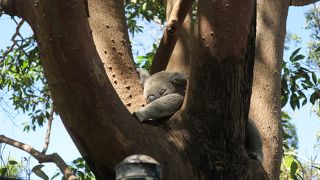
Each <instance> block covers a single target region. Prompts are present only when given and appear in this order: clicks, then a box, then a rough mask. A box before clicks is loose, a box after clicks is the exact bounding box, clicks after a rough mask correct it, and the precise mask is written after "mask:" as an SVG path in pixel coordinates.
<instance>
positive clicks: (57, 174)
mask: <svg viewBox="0 0 320 180" xmlns="http://www.w3.org/2000/svg"><path fill="white" fill-rule="evenodd" d="M60 174H61V173H60V172H57V173H56V174H55V175H53V176H52V177H51V178H50V179H51V180H52V179H55V178H57V177H58V176H59V175H60Z"/></svg>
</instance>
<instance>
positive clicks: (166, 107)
mask: <svg viewBox="0 0 320 180" xmlns="http://www.w3.org/2000/svg"><path fill="white" fill-rule="evenodd" d="M137 71H138V73H139V75H140V83H141V84H143V85H144V92H143V96H144V98H145V99H146V101H147V103H148V105H146V106H145V107H143V108H141V109H140V110H139V111H137V112H135V113H134V116H135V117H136V118H137V119H138V120H139V121H141V122H143V121H147V120H157V119H159V118H163V117H167V116H171V115H173V114H174V113H175V112H177V111H178V110H179V109H180V107H181V105H182V103H183V99H184V92H185V89H186V85H187V80H188V78H187V76H186V75H184V74H181V73H177V72H167V71H161V72H158V73H156V74H154V75H152V76H151V77H150V75H149V73H148V72H147V71H146V70H144V69H138V70H137Z"/></svg>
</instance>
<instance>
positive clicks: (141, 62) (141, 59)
mask: <svg viewBox="0 0 320 180" xmlns="http://www.w3.org/2000/svg"><path fill="white" fill-rule="evenodd" d="M157 47H158V45H157V43H153V44H152V50H151V52H148V53H146V54H145V55H143V56H137V59H136V65H137V66H138V67H141V68H144V69H146V70H150V68H151V64H152V60H153V57H154V55H155V53H156V50H157Z"/></svg>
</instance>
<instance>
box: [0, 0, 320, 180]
mask: <svg viewBox="0 0 320 180" xmlns="http://www.w3.org/2000/svg"><path fill="white" fill-rule="evenodd" d="M191 2H192V1H187V0H186V1H182V0H181V1H179V0H177V1H175V0H167V5H168V4H171V5H172V4H175V5H177V6H174V7H173V8H172V11H171V10H170V9H171V8H169V5H168V11H167V17H168V16H169V17H171V16H172V17H173V19H171V18H167V20H168V28H167V29H166V31H165V36H164V37H163V43H162V44H160V47H159V50H158V52H159V53H158V54H157V53H156V57H155V59H154V62H153V64H157V63H158V64H160V65H157V66H155V65H154V66H152V69H151V72H157V71H160V70H163V69H164V68H165V67H166V65H167V64H168V61H169V58H170V55H171V53H172V49H173V48H174V45H175V42H176V41H177V37H178V35H179V29H180V26H181V24H182V22H183V20H184V16H185V15H186V14H187V12H188V9H189V6H190V4H191ZM302 2H303V3H302ZM312 2H315V1H308V0H305V1H289V0H288V1H269V0H258V1H257V5H258V6H257V9H256V8H255V7H256V6H255V5H256V3H255V1H253V0H245V1H241V2H240V1H239V2H238V1H230V2H228V3H226V2H220V1H215V2H212V1H208V0H202V1H199V2H198V6H197V10H198V14H197V21H198V23H196V24H191V25H189V24H190V23H188V21H189V22H190V21H191V20H190V19H191V18H192V17H190V15H189V17H188V18H187V19H186V22H187V23H186V22H185V24H184V28H185V29H188V28H189V31H188V30H187V31H185V32H184V33H185V34H184V35H181V36H180V39H179V40H178V44H179V43H186V44H185V48H184V49H183V50H182V52H185V51H187V52H192V53H190V54H188V55H187V57H183V58H182V56H179V55H178V56H173V57H172V58H171V60H170V62H169V66H168V68H169V67H170V68H169V69H180V68H178V66H179V64H184V65H185V66H184V67H183V68H181V69H183V71H188V70H189V69H190V79H189V86H188V90H187V92H186V98H185V102H184V104H183V107H182V108H181V110H180V111H178V112H177V113H176V114H175V115H174V116H173V117H171V118H170V119H169V120H168V121H166V122H164V123H160V124H156V125H154V124H141V123H139V122H137V121H136V120H135V119H134V117H133V116H132V115H131V113H130V112H133V111H135V110H137V109H139V108H140V107H141V106H142V105H143V103H144V100H143V98H142V88H141V86H140V85H139V83H138V81H137V75H136V73H135V67H134V63H133V59H132V54H131V50H130V43H129V39H128V34H127V25H126V22H125V16H124V7H123V1H118V0H108V1H98V0H90V1H88V4H86V1H60V0H58V1H42V0H36V1H33V0H22V1H21V0H2V1H1V8H2V9H3V10H4V11H5V12H6V13H8V14H11V15H17V16H19V17H22V18H23V19H25V20H26V21H27V22H28V23H29V25H30V26H31V27H32V29H33V31H34V33H35V36H36V39H37V42H38V45H39V49H40V57H41V60H42V64H43V67H44V71H45V76H46V78H47V82H48V85H49V90H50V93H51V96H52V99H53V103H54V107H55V109H56V110H57V112H58V113H59V114H60V116H61V118H62V121H63V123H64V125H65V127H66V129H67V131H68V132H69V134H70V136H71V137H72V139H73V141H74V142H75V144H76V146H77V148H78V149H79V151H80V153H81V154H82V156H83V157H84V159H85V160H86V162H87V163H88V164H89V167H90V168H91V170H92V171H93V172H94V174H95V176H96V177H97V178H98V179H113V178H114V166H115V165H116V164H117V163H119V162H120V161H121V160H122V159H124V158H125V157H126V156H128V155H131V154H135V153H142V154H148V155H151V156H152V157H154V158H155V159H157V160H158V161H160V163H161V164H162V165H163V168H164V171H163V173H164V177H165V179H222V178H224V179H245V178H246V179H248V178H249V179H267V174H268V176H269V178H270V179H277V177H279V168H280V161H281V155H282V145H281V143H282V136H281V124H280V108H281V105H280V79H281V76H280V67H281V66H280V64H281V60H282V59H281V58H282V52H283V43H284V34H285V20H286V16H287V11H288V7H289V5H290V3H291V5H304V4H308V3H312ZM295 3H298V4H295ZM300 3H302V4H300ZM180 10H181V11H180ZM170 11H171V13H170ZM180 12H183V13H180ZM256 12H257V14H256ZM169 14H170V15H169ZM217 17H219V18H217ZM188 26H189V27H188ZM256 27H257V33H255V28H256ZM187 37H190V38H191V39H192V42H191V44H188V42H189V41H186V39H187ZM166 40H167V41H166ZM179 41H181V42H179ZM189 43H190V42H189ZM161 50H162V51H163V52H161ZM174 51H177V50H174ZM164 53H167V54H164ZM179 54H181V53H179ZM159 57H163V58H159ZM186 59H187V63H186ZM189 59H190V62H189V61H188V60H189ZM173 61H174V62H175V63H173ZM254 64H255V65H254ZM254 66H255V69H254V68H253V67H254ZM175 67H176V68H175ZM252 82H253V89H252V97H251V106H250V95H251V87H252ZM249 106H250V117H251V118H252V119H254V120H255V121H256V123H257V126H258V127H259V129H260V131H261V134H262V136H263V139H264V154H265V161H264V163H263V167H262V166H260V165H259V163H257V162H256V161H254V160H252V159H250V158H249V157H248V155H247V154H246V152H245V148H244V140H245V126H246V123H247V118H248V114H249ZM266 107H267V108H266ZM93 129H94V131H92V130H93ZM265 171H266V172H267V173H265Z"/></svg>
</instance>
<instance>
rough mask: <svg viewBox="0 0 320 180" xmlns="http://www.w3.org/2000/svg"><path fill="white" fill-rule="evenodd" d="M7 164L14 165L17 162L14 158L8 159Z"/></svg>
mask: <svg viewBox="0 0 320 180" xmlns="http://www.w3.org/2000/svg"><path fill="white" fill-rule="evenodd" d="M9 164H10V165H16V164H18V162H17V161H15V160H10V161H9Z"/></svg>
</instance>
